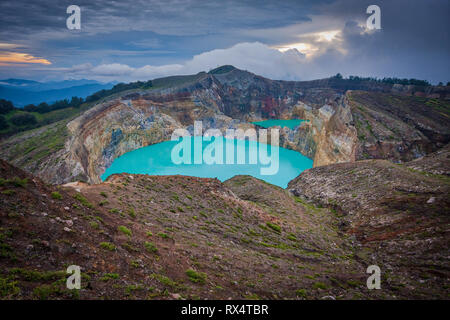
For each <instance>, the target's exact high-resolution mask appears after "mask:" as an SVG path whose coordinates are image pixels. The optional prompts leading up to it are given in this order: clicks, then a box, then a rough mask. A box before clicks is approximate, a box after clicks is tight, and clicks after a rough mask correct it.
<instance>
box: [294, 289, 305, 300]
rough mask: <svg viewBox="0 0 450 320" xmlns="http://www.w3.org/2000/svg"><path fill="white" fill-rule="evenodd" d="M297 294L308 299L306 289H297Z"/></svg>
mask: <svg viewBox="0 0 450 320" xmlns="http://www.w3.org/2000/svg"><path fill="white" fill-rule="evenodd" d="M295 295H296V296H297V297H299V298H304V299H306V297H307V294H306V290H305V289H298V290H297V291H295Z"/></svg>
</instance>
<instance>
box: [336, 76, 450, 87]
mask: <svg viewBox="0 0 450 320" xmlns="http://www.w3.org/2000/svg"><path fill="white" fill-rule="evenodd" d="M332 78H334V79H343V80H349V81H353V82H362V81H373V82H378V83H387V84H402V85H414V86H425V87H429V86H431V85H432V84H431V83H429V82H428V81H427V80H419V79H414V78H411V79H406V78H403V79H401V78H395V77H394V78H386V77H385V78H382V79H379V78H376V77H359V76H348V78H344V77H343V76H342V74H340V73H337V74H336V75H334V76H333V77H332ZM443 85H444V84H443V83H442V82H439V84H438V86H443ZM447 86H450V82H447Z"/></svg>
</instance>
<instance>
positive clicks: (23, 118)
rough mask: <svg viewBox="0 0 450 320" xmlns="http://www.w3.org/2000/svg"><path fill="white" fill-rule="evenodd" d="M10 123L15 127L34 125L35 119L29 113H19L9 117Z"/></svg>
mask: <svg viewBox="0 0 450 320" xmlns="http://www.w3.org/2000/svg"><path fill="white" fill-rule="evenodd" d="M10 121H11V122H12V123H13V124H15V125H16V126H26V125H30V124H36V123H37V120H36V117H35V116H34V115H32V114H30V113H19V114H15V115H13V116H12V117H11V119H10Z"/></svg>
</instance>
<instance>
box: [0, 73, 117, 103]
mask: <svg viewBox="0 0 450 320" xmlns="http://www.w3.org/2000/svg"><path fill="white" fill-rule="evenodd" d="M114 84H116V82H110V83H101V82H98V81H95V80H85V79H82V80H64V81H51V82H38V81H33V80H24V79H6V80H0V99H6V100H10V101H12V102H13V103H14V105H15V106H16V107H23V106H25V105H27V104H30V103H32V104H39V103H41V102H47V103H52V102H55V101H57V100H63V99H66V98H67V99H70V98H71V97H81V98H85V97H87V96H89V95H91V94H93V93H94V92H97V91H99V90H102V89H111V88H112V87H113V86H114Z"/></svg>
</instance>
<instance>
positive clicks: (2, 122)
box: [0, 115, 9, 130]
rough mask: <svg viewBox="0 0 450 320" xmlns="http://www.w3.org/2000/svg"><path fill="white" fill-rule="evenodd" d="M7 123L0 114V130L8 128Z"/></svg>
mask: <svg viewBox="0 0 450 320" xmlns="http://www.w3.org/2000/svg"><path fill="white" fill-rule="evenodd" d="M8 127H9V123H8V121H6V119H5V117H4V116H2V115H0V130H5V129H8Z"/></svg>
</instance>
